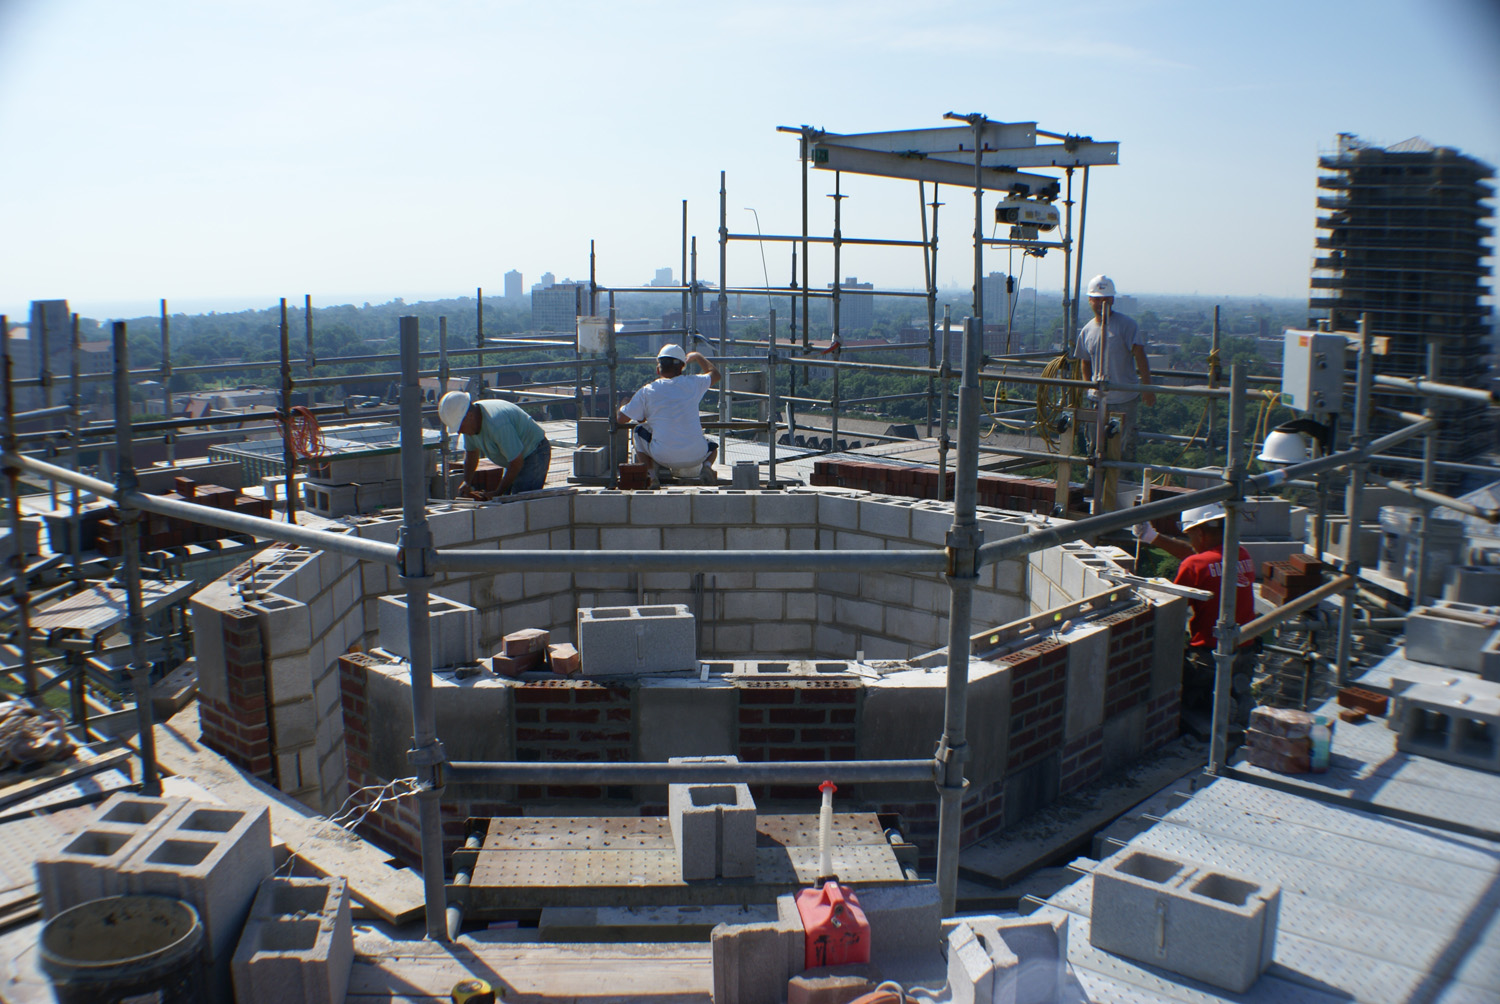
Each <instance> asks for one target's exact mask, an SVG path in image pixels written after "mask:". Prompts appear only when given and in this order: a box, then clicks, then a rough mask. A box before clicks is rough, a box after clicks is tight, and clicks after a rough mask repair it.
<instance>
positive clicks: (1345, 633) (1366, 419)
mask: <svg viewBox="0 0 1500 1004" xmlns="http://www.w3.org/2000/svg"><path fill="white" fill-rule="evenodd" d="M1369 321H1370V316H1369V315H1368V314H1361V315H1359V367H1358V369H1357V370H1356V376H1355V382H1354V431H1353V433H1352V434H1351V435H1350V437H1349V445H1350V447H1352V448H1353V449H1364V448H1365V447H1366V446H1368V445H1369V439H1370V390H1371V388H1372V387H1374V385H1375V360H1374V358H1373V355H1372V349H1373V346H1372V345H1371V338H1370V323H1369ZM1368 467H1369V462H1368V461H1365V460H1358V461H1355V462H1354V463H1353V464H1351V465H1350V467H1349V486H1348V488H1347V489H1345V492H1344V515H1345V517H1346V518H1347V519H1348V520H1349V525H1348V532H1347V534H1346V535H1345V536H1346V539H1347V540H1348V550H1347V551H1345V552H1344V573H1345V574H1346V575H1352V576H1354V578H1355V580H1356V581H1357V580H1358V579H1359V536H1360V533H1359V522H1360V508H1361V507H1362V506H1363V505H1364V496H1365V471H1366V469H1368ZM1354 593H1355V591H1353V590H1351V591H1350V592H1348V593H1345V594H1344V601H1343V603H1342V604H1341V605H1340V606H1339V644H1338V652H1337V655H1336V656H1335V657H1334V667H1335V672H1336V673H1337V675H1338V685H1339V686H1340V687H1343V686H1346V685H1347V684H1348V682H1349V657H1350V649H1351V647H1352V642H1353V639H1354Z"/></svg>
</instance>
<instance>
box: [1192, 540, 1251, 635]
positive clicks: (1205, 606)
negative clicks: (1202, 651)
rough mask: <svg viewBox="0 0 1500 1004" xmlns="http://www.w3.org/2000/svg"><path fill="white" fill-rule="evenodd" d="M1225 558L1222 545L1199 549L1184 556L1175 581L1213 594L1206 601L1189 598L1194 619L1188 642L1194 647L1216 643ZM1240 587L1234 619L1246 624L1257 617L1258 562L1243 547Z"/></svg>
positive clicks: (1237, 622)
mask: <svg viewBox="0 0 1500 1004" xmlns="http://www.w3.org/2000/svg"><path fill="white" fill-rule="evenodd" d="M1223 564H1224V558H1223V555H1222V554H1221V553H1220V551H1219V549H1218V548H1210V549H1209V550H1207V551H1199V552H1197V553H1196V554H1190V555H1188V556H1187V557H1186V558H1183V559H1182V564H1181V565H1180V566H1179V567H1178V569H1177V578H1176V579H1175V580H1173V581H1175V582H1176V583H1177V584H1178V585H1179V586H1191V587H1192V588H1193V589H1205V590H1207V591H1208V592H1210V593H1213V596H1212V597H1211V598H1210V599H1206V600H1188V603H1189V604H1190V605H1191V606H1192V608H1193V619H1192V621H1191V622H1189V625H1188V627H1189V628H1190V629H1191V636H1190V637H1189V638H1188V644H1189V645H1191V646H1192V647H1194V648H1197V647H1199V646H1207V647H1210V648H1212V647H1213V645H1214V624H1215V622H1217V621H1218V619H1219V577H1220V574H1221V572H1222V569H1223ZM1235 581H1236V584H1237V585H1238V587H1239V588H1238V589H1236V590H1235V594H1234V622H1235V623H1236V624H1244V623H1246V622H1248V621H1251V620H1253V619H1254V618H1255V593H1254V590H1253V588H1252V587H1253V586H1254V585H1255V562H1253V561H1251V560H1250V553H1249V552H1248V551H1246V550H1245V549H1244V548H1243V547H1242V548H1240V567H1239V574H1238V575H1237V576H1236V579H1235Z"/></svg>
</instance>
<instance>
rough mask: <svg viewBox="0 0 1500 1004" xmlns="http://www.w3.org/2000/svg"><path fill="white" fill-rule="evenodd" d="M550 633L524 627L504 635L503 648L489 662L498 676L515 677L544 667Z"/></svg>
mask: <svg viewBox="0 0 1500 1004" xmlns="http://www.w3.org/2000/svg"><path fill="white" fill-rule="evenodd" d="M550 640H551V635H550V634H549V633H548V632H546V631H543V630H542V629H541V628H525V629H523V630H521V631H512V632H511V633H510V634H508V635H506V636H505V648H504V650H503V651H502V652H500V654H498V655H496V656H495V657H494V658H493V659H492V660H490V664H491V666H492V668H493V669H494V671H495V673H496V675H498V676H509V677H512V678H514V677H517V676H520V675H521V674H522V673H532V672H536V671H538V670H543V669H546V668H547V666H546V660H547V644H548V642H549V641H550Z"/></svg>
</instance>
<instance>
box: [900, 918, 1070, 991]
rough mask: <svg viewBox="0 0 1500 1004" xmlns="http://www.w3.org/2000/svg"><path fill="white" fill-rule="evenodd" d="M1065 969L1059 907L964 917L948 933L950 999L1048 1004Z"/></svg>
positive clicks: (1065, 947) (1065, 936)
mask: <svg viewBox="0 0 1500 1004" xmlns="http://www.w3.org/2000/svg"><path fill="white" fill-rule="evenodd" d="M872 930H873V926H872ZM1067 969H1068V918H1067V915H1066V914H1063V913H1061V912H1052V911H1048V912H1041V913H1036V914H1032V915H1031V916H1029V917H1008V918H1002V917H994V916H988V917H966V918H964V920H963V921H962V922H960V923H959V924H958V925H957V926H956V927H954V928H953V930H952V931H950V932H949V934H948V990H949V993H950V994H951V995H952V1000H953V1001H954V1004H991V1002H993V1004H1001V1002H1004V1004H1052V1002H1053V1001H1056V1000H1058V999H1060V997H1059V991H1060V990H1061V989H1062V987H1063V986H1064V980H1065V979H1066V977H1067Z"/></svg>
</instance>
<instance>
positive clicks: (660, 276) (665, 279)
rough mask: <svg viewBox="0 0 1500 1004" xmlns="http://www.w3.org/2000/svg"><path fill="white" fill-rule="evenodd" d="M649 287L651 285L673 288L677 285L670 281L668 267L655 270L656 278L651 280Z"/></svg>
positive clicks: (670, 271)
mask: <svg viewBox="0 0 1500 1004" xmlns="http://www.w3.org/2000/svg"><path fill="white" fill-rule="evenodd" d="M651 285H653V286H675V285H677V283H675V282H673V281H672V269H671V267H670V266H669V267H667V268H659V269H657V270H656V278H654V279H652V280H651Z"/></svg>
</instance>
